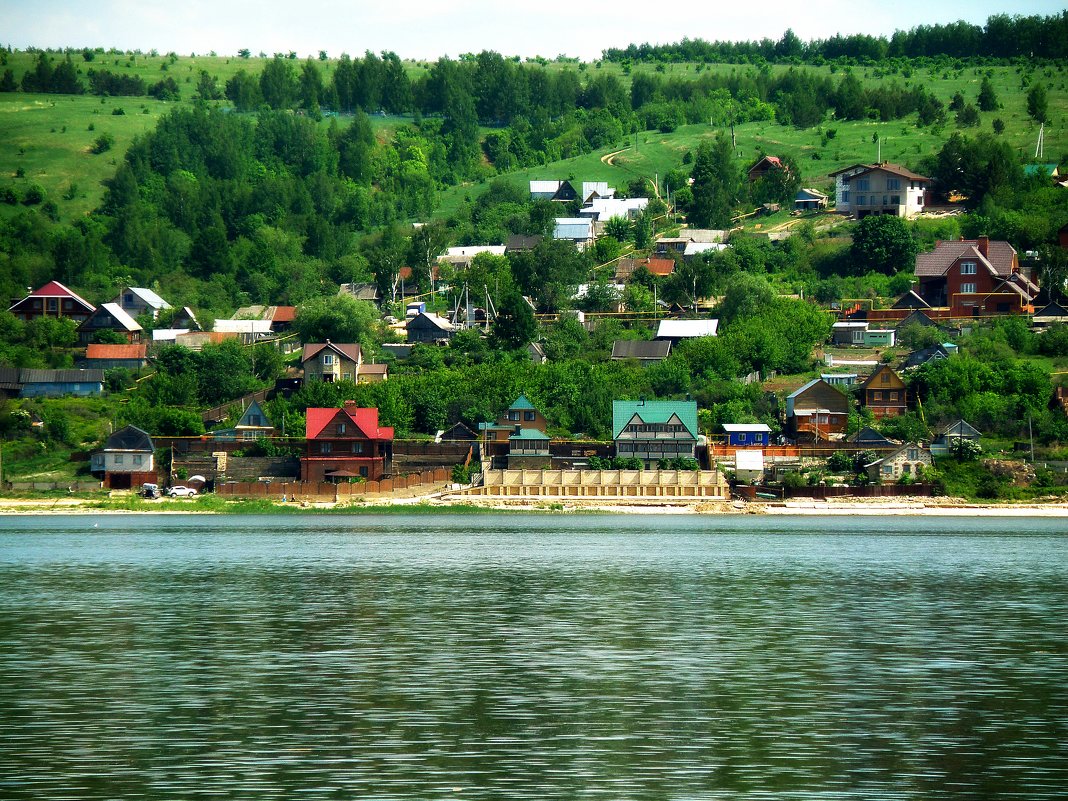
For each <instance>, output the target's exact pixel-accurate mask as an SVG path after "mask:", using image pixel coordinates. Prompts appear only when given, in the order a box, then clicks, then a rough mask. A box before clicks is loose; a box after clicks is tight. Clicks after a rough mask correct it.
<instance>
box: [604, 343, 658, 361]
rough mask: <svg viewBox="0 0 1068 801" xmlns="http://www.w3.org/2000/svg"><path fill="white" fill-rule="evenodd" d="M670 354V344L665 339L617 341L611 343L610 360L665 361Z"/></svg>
mask: <svg viewBox="0 0 1068 801" xmlns="http://www.w3.org/2000/svg"><path fill="white" fill-rule="evenodd" d="M670 353H671V342H670V341H669V340H666V339H659V340H658V339H653V340H649V341H646V340H643V339H617V340H616V341H615V342H613V343H612V358H613V359H615V360H616V361H620V360H622V359H666V358H667V357H668V354H670Z"/></svg>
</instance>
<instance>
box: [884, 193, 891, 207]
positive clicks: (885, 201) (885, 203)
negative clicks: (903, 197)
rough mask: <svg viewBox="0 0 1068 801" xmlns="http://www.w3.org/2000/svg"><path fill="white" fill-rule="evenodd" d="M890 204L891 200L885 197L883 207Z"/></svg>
mask: <svg viewBox="0 0 1068 801" xmlns="http://www.w3.org/2000/svg"><path fill="white" fill-rule="evenodd" d="M889 202H890V198H889V197H888V196H887V195H883V205H884V206H886V205H888V204H889Z"/></svg>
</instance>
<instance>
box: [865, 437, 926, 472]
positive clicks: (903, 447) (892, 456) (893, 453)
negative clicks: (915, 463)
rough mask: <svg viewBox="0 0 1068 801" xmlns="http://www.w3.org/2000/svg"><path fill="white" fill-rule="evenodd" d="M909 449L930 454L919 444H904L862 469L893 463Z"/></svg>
mask: <svg viewBox="0 0 1068 801" xmlns="http://www.w3.org/2000/svg"><path fill="white" fill-rule="evenodd" d="M909 448H915V449H916V450H917V451H919V452H920V453H927V454H930V451H929V450H928V449H927V448H925V447H923V445H922V444H920V443H919V442H906V443H904V444H903V445H900V446H898V447H897V448H894V450H892V451H890V453H888V454H886V456H883V457H881V458H879V459H876V460H875V461H874V462H870V463H868V464H866V465H864V467H865V468H868V467H875V466H876V465H880V464H882V463H883V462H890V461H893V460H894V459H896V458H897V457H898V456H900V455H901V454H902V453H904V452H905V451H907V450H908V449H909Z"/></svg>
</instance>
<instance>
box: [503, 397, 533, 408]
mask: <svg viewBox="0 0 1068 801" xmlns="http://www.w3.org/2000/svg"><path fill="white" fill-rule="evenodd" d="M513 409H518V410H519V411H528V412H532V411H534V404H533V403H531V402H530V401H529V400H528V399H527V396H526V395H520V396H519V397H518V398H516V399H515V402H514V403H513V404H512V405H511V406H509V407H508V410H509V411H511V410H513Z"/></svg>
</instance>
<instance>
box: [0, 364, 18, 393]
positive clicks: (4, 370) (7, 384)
mask: <svg viewBox="0 0 1068 801" xmlns="http://www.w3.org/2000/svg"><path fill="white" fill-rule="evenodd" d="M20 387H21V385H20V384H19V368H17V367H0V389H19V388H20Z"/></svg>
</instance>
